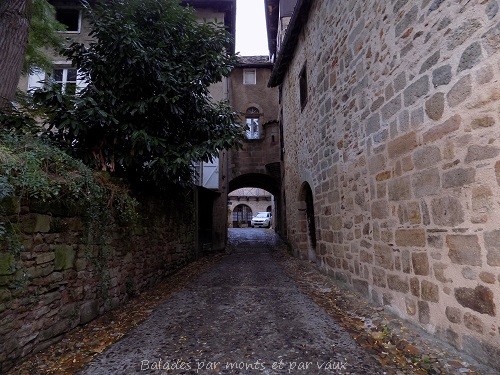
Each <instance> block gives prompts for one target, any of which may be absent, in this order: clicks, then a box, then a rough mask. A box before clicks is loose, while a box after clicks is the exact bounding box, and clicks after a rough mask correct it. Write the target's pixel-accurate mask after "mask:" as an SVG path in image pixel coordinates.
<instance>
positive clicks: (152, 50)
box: [35, 0, 241, 188]
mask: <svg viewBox="0 0 500 375" xmlns="http://www.w3.org/2000/svg"><path fill="white" fill-rule="evenodd" d="M87 12H88V14H89V18H90V23H91V36H92V37H93V39H94V42H92V43H91V44H90V45H89V46H88V47H86V46H84V45H83V44H78V43H75V44H72V45H71V46H70V47H68V48H67V49H66V50H65V51H64V52H63V54H64V55H65V56H66V57H67V58H68V59H70V60H72V61H73V63H74V65H75V66H77V67H78V68H79V72H80V74H81V77H80V78H81V79H84V80H86V81H87V83H88V85H87V86H86V87H85V88H84V89H83V90H82V91H80V92H79V93H78V95H75V96H72V97H71V96H66V95H63V93H62V92H61V90H58V88H57V87H55V85H53V86H52V87H51V88H50V89H48V90H45V91H42V92H38V93H37V94H36V95H35V98H36V100H38V101H39V102H41V103H43V104H44V105H46V106H47V108H48V110H47V119H46V120H47V125H48V132H47V134H48V135H49V136H51V137H52V138H54V139H55V140H57V141H58V142H59V143H60V144H62V145H63V146H65V147H66V148H67V149H68V150H70V152H73V153H75V154H76V155H77V156H78V157H80V158H81V159H82V160H84V161H85V162H86V163H90V164H93V165H94V167H95V168H97V169H101V170H107V171H109V172H111V173H113V174H115V175H119V176H126V177H127V178H128V179H129V181H130V182H132V183H139V184H141V185H143V186H144V184H146V185H154V186H155V187H156V188H162V187H165V186H167V185H170V184H172V183H174V184H188V183H190V181H191V180H192V175H193V168H192V162H193V161H195V160H203V161H208V160H210V159H211V158H212V157H214V156H215V155H217V154H218V152H219V151H220V150H222V149H225V148H229V147H231V146H233V145H234V143H235V141H236V140H237V139H238V138H239V137H240V136H241V128H240V127H239V126H238V125H236V121H235V118H234V114H233V113H232V111H231V109H230V107H229V106H228V105H227V104H226V103H216V102H214V101H213V99H212V98H211V96H210V94H209V85H211V84H213V83H216V82H219V81H221V79H222V78H223V76H227V75H229V73H230V71H231V69H232V67H233V66H234V64H235V62H236V59H235V57H234V56H232V55H231V54H229V53H228V51H227V47H228V46H229V45H230V43H231V40H230V35H229V34H228V33H227V32H226V31H225V30H224V29H223V28H222V26H221V25H215V24H208V23H200V22H197V20H196V18H195V16H194V13H193V11H192V10H191V9H188V8H184V7H181V6H179V5H178V1H176V0H127V1H125V0H110V1H107V2H106V4H105V5H104V4H103V5H96V6H95V7H93V8H92V9H90V8H89V7H87Z"/></svg>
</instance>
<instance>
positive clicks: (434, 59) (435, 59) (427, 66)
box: [418, 51, 441, 74]
mask: <svg viewBox="0 0 500 375" xmlns="http://www.w3.org/2000/svg"><path fill="white" fill-rule="evenodd" d="M440 57H441V53H440V51H436V52H434V53H433V54H432V55H431V56H430V57H429V58H427V60H425V61H424V63H423V64H422V66H421V67H420V71H419V72H418V74H422V73H425V72H426V71H427V70H429V69H430V68H432V67H433V66H434V65H436V64H437V63H438V61H439V58H440Z"/></svg>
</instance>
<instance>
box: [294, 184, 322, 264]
mask: <svg viewBox="0 0 500 375" xmlns="http://www.w3.org/2000/svg"><path fill="white" fill-rule="evenodd" d="M299 228H300V232H301V233H300V234H301V236H300V239H301V241H300V243H299V253H300V254H299V256H300V257H301V258H303V259H304V258H305V259H309V260H311V261H313V262H316V261H317V260H319V259H318V257H317V253H316V247H317V238H316V217H315V214H314V196H313V192H312V189H311V186H310V185H309V183H307V182H304V183H303V184H302V186H301V188H300V192H299Z"/></svg>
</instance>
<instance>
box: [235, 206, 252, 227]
mask: <svg viewBox="0 0 500 375" xmlns="http://www.w3.org/2000/svg"><path fill="white" fill-rule="evenodd" d="M252 216H253V213H252V209H251V208H250V207H249V206H247V205H246V204H239V205H237V206H236V207H235V208H234V210H233V228H243V227H245V228H246V227H249V226H250V221H251V220H252Z"/></svg>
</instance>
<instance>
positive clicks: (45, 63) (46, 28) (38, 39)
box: [23, 0, 65, 73]
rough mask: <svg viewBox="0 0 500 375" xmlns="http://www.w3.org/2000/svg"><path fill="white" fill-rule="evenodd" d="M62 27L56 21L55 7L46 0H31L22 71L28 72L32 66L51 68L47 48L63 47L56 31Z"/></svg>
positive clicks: (60, 37) (62, 28)
mask: <svg viewBox="0 0 500 375" xmlns="http://www.w3.org/2000/svg"><path fill="white" fill-rule="evenodd" d="M64 29H65V26H64V25H63V24H61V23H59V22H57V20H56V17H55V9H54V7H53V6H52V5H50V4H49V3H48V2H47V0H31V22H30V26H29V35H28V44H27V46H26V54H25V56H24V65H23V73H29V72H30V71H32V70H33V69H34V68H40V69H42V70H49V69H52V61H51V59H50V57H49V56H48V55H47V49H49V48H50V49H52V50H54V51H58V50H60V49H61V48H63V42H64V39H63V37H62V36H61V34H59V33H58V31H63V30H64Z"/></svg>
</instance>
